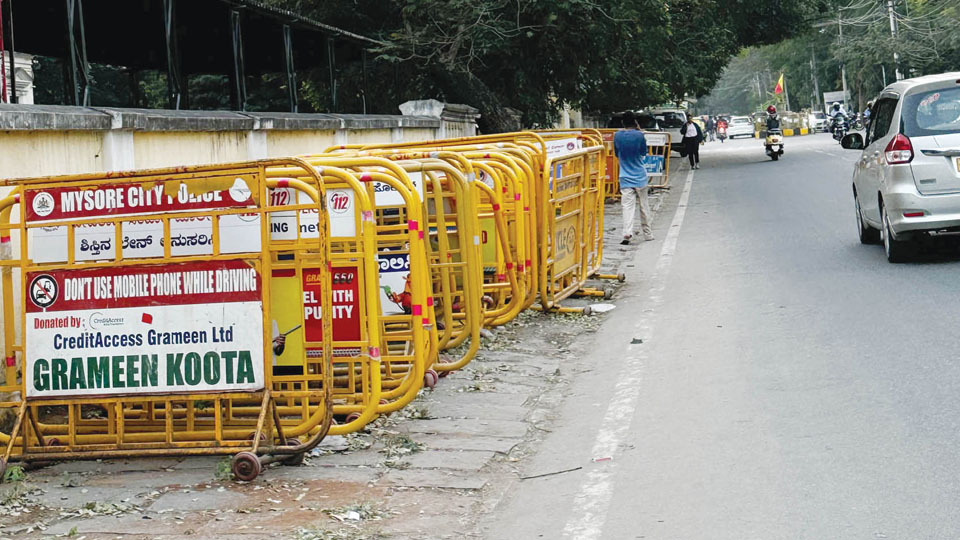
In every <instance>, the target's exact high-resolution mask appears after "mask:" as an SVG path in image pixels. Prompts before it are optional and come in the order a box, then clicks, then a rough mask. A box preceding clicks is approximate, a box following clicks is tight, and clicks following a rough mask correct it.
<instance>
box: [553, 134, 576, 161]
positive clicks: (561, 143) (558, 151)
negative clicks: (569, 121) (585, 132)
mask: <svg viewBox="0 0 960 540" xmlns="http://www.w3.org/2000/svg"><path fill="white" fill-rule="evenodd" d="M546 143H547V157H548V158H557V157H560V156H565V155H567V154H570V153H573V152H576V151H577V150H580V149H581V148H583V143H582V142H581V141H580V139H578V138H576V137H569V138H566V139H547V141H546Z"/></svg>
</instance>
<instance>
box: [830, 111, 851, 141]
mask: <svg viewBox="0 0 960 540" xmlns="http://www.w3.org/2000/svg"><path fill="white" fill-rule="evenodd" d="M830 120H831V124H830V132H831V133H833V134H834V138H835V139H837V140H839V137H837V130H838V129H841V128H845V124H846V122H847V112H846V111H845V110H843V106H842V105H840V102H834V104H833V105H832V106H831V107H830ZM843 131H844V132H845V131H846V129H843Z"/></svg>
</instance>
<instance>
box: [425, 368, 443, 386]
mask: <svg viewBox="0 0 960 540" xmlns="http://www.w3.org/2000/svg"><path fill="white" fill-rule="evenodd" d="M438 382H440V375H439V374H437V372H436V371H434V370H433V369H428V370H427V371H426V373H424V374H423V385H424V386H426V387H427V388H433V387H434V386H436V385H437V383H438Z"/></svg>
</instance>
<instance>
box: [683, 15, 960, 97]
mask: <svg viewBox="0 0 960 540" xmlns="http://www.w3.org/2000/svg"><path fill="white" fill-rule="evenodd" d="M838 15H839V16H838ZM894 18H895V19H896V21H897V30H898V31H897V35H896V37H894V36H893V35H891V32H890V14H889V12H888V11H887V5H886V2H875V1H873V2H868V1H862V0H858V1H852V0H846V1H843V2H836V3H835V5H832V6H830V7H829V9H828V10H827V11H826V12H825V13H824V16H823V17H821V18H820V19H819V24H817V25H816V26H817V28H816V29H814V30H810V31H806V32H804V33H803V34H801V35H799V36H796V37H794V38H792V39H788V40H785V41H783V42H781V43H777V44H773V45H768V46H760V47H752V48H750V49H748V50H746V51H744V52H742V53H741V54H740V55H739V56H738V57H736V58H735V59H734V60H733V61H731V62H730V64H729V65H728V67H727V69H726V70H724V72H723V76H722V77H721V78H720V80H719V81H718V82H717V84H716V86H715V88H714V89H713V90H712V92H711V93H710V95H709V96H708V97H707V99H705V100H703V101H702V102H701V103H700V105H701V107H700V108H701V109H702V110H703V112H740V113H743V112H748V111H752V110H756V108H757V106H758V103H766V102H767V101H769V98H770V94H769V92H772V90H773V85H774V84H775V82H776V77H778V76H779V73H780V72H781V71H782V72H783V73H784V74H785V79H786V81H787V88H788V89H789V93H790V100H791V102H790V106H791V109H793V110H798V109H799V108H801V107H811V106H812V105H813V104H816V106H817V107H821V106H822V103H818V97H817V96H815V92H814V84H813V80H814V75H816V79H817V81H818V83H819V90H820V93H821V96H822V93H823V92H829V91H836V90H840V89H841V88H842V87H843V82H842V80H841V65H843V66H845V68H846V75H847V77H846V78H847V87H848V89H849V91H850V95H851V99H852V100H853V105H854V107H855V108H857V109H858V110H862V109H863V108H864V107H865V106H866V103H867V102H868V101H869V100H871V99H873V97H874V96H876V94H877V93H878V92H879V91H880V90H882V89H883V87H884V86H885V85H886V84H889V83H891V82H893V81H894V80H895V78H896V75H895V73H896V70H897V67H898V66H897V64H896V63H895V62H894V53H895V52H896V53H897V54H898V55H899V60H900V63H899V68H900V71H901V73H902V74H903V76H904V77H914V76H919V75H924V74H930V73H942V72H946V71H955V70H958V69H960V33H957V32H956V28H957V25H958V23H960V2H957V0H907V1H906V2H903V1H900V2H896V3H895V12H894ZM841 26H842V29H843V38H842V39H841V37H840V32H839V27H841ZM811 59H812V60H813V62H812V64H811ZM814 67H815V69H813V68H814ZM758 76H759V78H760V81H761V95H760V96H759V99H758V95H757V88H756V78H757V77H758ZM820 99H822V97H820Z"/></svg>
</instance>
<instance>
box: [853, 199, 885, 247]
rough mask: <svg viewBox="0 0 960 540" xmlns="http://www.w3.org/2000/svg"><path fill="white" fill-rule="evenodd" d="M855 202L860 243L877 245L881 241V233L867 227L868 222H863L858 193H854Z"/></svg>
mask: <svg viewBox="0 0 960 540" xmlns="http://www.w3.org/2000/svg"><path fill="white" fill-rule="evenodd" d="M853 202H854V203H855V204H856V207H857V231H858V232H859V236H860V243H861V244H876V243H877V242H879V241H880V231H878V230H876V229H874V228H873V227H871V226H869V225H867V222H866V221H864V220H863V210H861V209H860V197H857V193H856V192H854V193H853Z"/></svg>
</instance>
